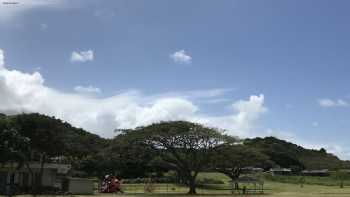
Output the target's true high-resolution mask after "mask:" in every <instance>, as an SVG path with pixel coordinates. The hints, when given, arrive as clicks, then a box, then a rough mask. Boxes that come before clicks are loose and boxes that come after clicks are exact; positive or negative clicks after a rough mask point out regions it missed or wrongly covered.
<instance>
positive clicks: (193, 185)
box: [188, 177, 197, 195]
mask: <svg viewBox="0 0 350 197" xmlns="http://www.w3.org/2000/svg"><path fill="white" fill-rule="evenodd" d="M188 186H189V188H190V190H189V191H188V194H190V195H194V194H197V192H196V177H190V178H189V183H188Z"/></svg>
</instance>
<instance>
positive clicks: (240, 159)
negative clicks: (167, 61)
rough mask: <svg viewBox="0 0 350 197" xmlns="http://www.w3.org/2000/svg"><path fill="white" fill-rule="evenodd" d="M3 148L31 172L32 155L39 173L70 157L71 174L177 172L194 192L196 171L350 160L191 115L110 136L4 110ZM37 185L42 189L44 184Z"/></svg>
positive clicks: (338, 165) (341, 164) (335, 164)
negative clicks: (245, 135) (232, 132)
mask: <svg viewBox="0 0 350 197" xmlns="http://www.w3.org/2000/svg"><path fill="white" fill-rule="evenodd" d="M237 142H243V143H237ZM0 154H1V157H0V163H8V162H12V163H17V164H19V165H18V166H17V167H18V168H20V167H26V168H28V170H29V172H31V169H30V167H29V165H28V164H29V163H30V162H33V161H34V162H40V163H41V166H42V170H41V172H43V167H44V166H45V164H46V163H48V162H63V163H70V164H72V166H73V171H72V173H73V175H74V176H83V177H84V176H85V177H103V176H104V175H105V174H115V175H117V176H119V177H121V178H140V177H158V178H159V177H163V176H165V174H169V172H174V176H175V177H176V178H175V179H172V180H177V181H178V182H179V183H182V184H186V185H188V186H189V188H190V191H189V193H191V194H194V193H196V177H197V175H198V173H199V172H203V171H210V172H213V171H218V172H223V173H224V174H226V175H228V177H230V178H231V179H235V178H237V177H239V176H240V173H241V168H243V167H247V166H252V167H262V168H264V169H266V170H268V169H269V168H271V167H276V166H279V167H289V168H293V169H294V170H296V171H300V170H302V169H323V168H327V169H342V168H348V167H349V165H348V162H346V161H341V160H340V159H338V158H337V157H336V156H334V155H332V154H329V153H327V152H326V151H325V150H324V149H321V150H309V149H305V148H303V147H301V146H298V145H295V144H292V143H290V142H287V141H284V140H279V139H277V138H274V137H266V138H254V139H246V140H243V141H242V140H240V139H237V138H234V137H231V136H227V135H224V133H223V132H222V131H221V130H219V129H216V128H209V127H206V126H203V125H200V124H196V123H191V122H186V121H170V122H161V123H156V124H152V125H149V126H144V127H139V128H136V129H128V130H121V131H120V132H119V133H118V135H116V136H115V137H114V138H113V139H104V138H101V137H100V136H98V135H95V134H92V133H90V132H87V131H85V130H84V129H81V128H76V127H73V126H72V125H70V124H69V123H66V122H63V121H61V120H59V119H57V118H55V117H49V116H45V115H41V114H36V113H34V114H19V115H11V116H7V115H4V114H1V115H0ZM338 175H339V177H342V176H341V174H340V173H339V174H338ZM41 176H42V174H41ZM33 177H34V176H33ZM159 180H160V179H159ZM345 182H346V181H345ZM39 183H40V182H39ZM32 189H33V191H38V190H39V189H40V185H35V186H34V187H33V188H32Z"/></svg>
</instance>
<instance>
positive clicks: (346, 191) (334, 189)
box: [43, 173, 350, 197]
mask: <svg viewBox="0 0 350 197" xmlns="http://www.w3.org/2000/svg"><path fill="white" fill-rule="evenodd" d="M198 179H199V180H204V179H216V180H222V181H223V182H224V184H210V185H207V186H206V187H198V188H197V193H198V195H197V196H218V197H220V196H232V194H231V191H230V190H229V188H230V184H229V182H228V181H229V180H230V179H229V178H228V177H226V176H225V175H223V174H220V173H200V174H199V176H198ZM295 179H296V177H284V178H283V180H282V181H284V183H282V182H279V181H281V179H279V178H276V180H274V181H271V180H267V181H265V182H264V189H265V191H264V194H263V195H258V194H255V195H253V194H248V195H242V194H241V195H238V194H235V196H244V197H248V196H267V197H350V185H346V186H345V187H344V188H340V187H339V186H338V184H337V183H336V182H335V181H334V180H332V179H331V178H330V177H323V178H322V177H307V180H306V182H307V183H309V184H304V187H302V188H301V187H300V185H299V184H295V183H293V181H295ZM332 181H333V182H334V183H332ZM286 182H287V183H286ZM310 183H311V184H310ZM319 183H320V184H319ZM250 187H252V185H250ZM144 188H145V185H144V184H123V190H124V191H125V194H96V195H95V196H101V197H142V196H171V197H177V196H179V197H180V196H188V195H186V193H187V191H188V188H187V187H185V186H179V185H175V184H154V185H153V191H152V193H145V189H144ZM208 188H210V189H208ZM43 197H44V196H43ZM45 197H46V196H45ZM68 197H71V196H68ZM72 197H84V196H79V195H74V196H72ZM85 197H86V196H85Z"/></svg>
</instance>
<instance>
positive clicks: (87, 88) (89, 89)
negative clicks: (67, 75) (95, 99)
mask: <svg viewBox="0 0 350 197" xmlns="http://www.w3.org/2000/svg"><path fill="white" fill-rule="evenodd" d="M74 90H75V91H76V92H78V93H84V94H86V93H88V94H91V93H93V94H98V93H101V90H100V88H96V87H94V86H75V87H74Z"/></svg>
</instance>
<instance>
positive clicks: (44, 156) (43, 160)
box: [38, 153, 46, 190]
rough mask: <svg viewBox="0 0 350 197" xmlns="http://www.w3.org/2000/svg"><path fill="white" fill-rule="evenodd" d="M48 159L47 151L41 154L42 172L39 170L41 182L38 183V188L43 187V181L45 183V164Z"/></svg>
mask: <svg viewBox="0 0 350 197" xmlns="http://www.w3.org/2000/svg"><path fill="white" fill-rule="evenodd" d="M45 161H46V155H45V153H44V154H42V155H41V157H40V172H39V183H38V189H39V190H41V189H42V183H43V174H44V164H45Z"/></svg>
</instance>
